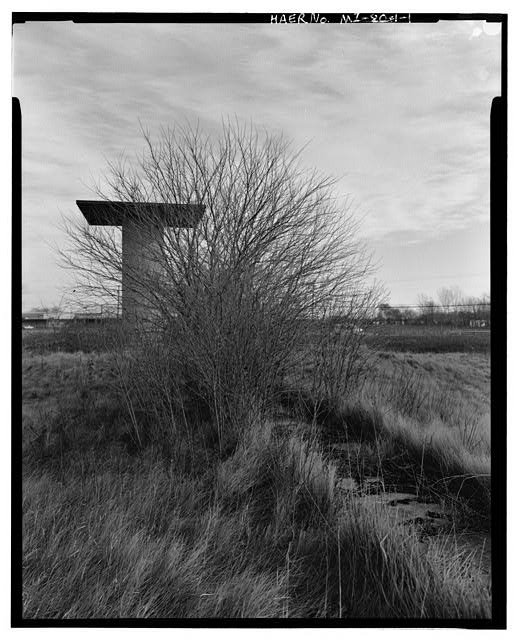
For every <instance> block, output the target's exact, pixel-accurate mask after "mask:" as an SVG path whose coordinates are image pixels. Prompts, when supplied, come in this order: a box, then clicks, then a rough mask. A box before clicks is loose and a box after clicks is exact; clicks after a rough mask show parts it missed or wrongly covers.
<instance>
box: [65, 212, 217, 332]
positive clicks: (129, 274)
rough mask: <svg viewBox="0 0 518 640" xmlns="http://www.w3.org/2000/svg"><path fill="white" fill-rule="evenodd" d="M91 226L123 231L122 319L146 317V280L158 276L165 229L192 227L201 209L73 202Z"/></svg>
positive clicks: (148, 304)
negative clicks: (114, 227)
mask: <svg viewBox="0 0 518 640" xmlns="http://www.w3.org/2000/svg"><path fill="white" fill-rule="evenodd" d="M76 204H77V206H78V207H79V209H80V210H81V212H82V213H83V215H84V217H85V218H86V220H87V222H88V224H90V225H102V226H118V227H122V317H123V318H124V319H125V320H130V321H135V320H138V319H143V318H146V317H149V312H150V308H149V307H150V303H149V296H148V295H146V294H148V293H149V292H148V291H146V285H145V283H146V278H148V277H149V278H152V277H153V276H154V275H155V274H159V273H160V272H161V268H160V262H159V257H160V255H162V242H163V238H164V229H165V227H183V228H189V227H194V226H195V225H196V224H197V222H198V221H199V220H200V218H201V217H202V215H203V212H204V210H205V206H204V205H194V204H166V203H157V202H138V203H137V202H114V201H109V200H106V201H100V200H76Z"/></svg>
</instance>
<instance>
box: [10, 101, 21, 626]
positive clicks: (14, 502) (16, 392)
mask: <svg viewBox="0 0 518 640" xmlns="http://www.w3.org/2000/svg"><path fill="white" fill-rule="evenodd" d="M12 136H13V139H12V145H13V148H12V151H13V155H12V213H11V228H12V235H11V243H12V245H11V251H12V254H11V255H12V265H11V285H12V289H11V345H12V349H11V624H13V622H14V620H17V619H21V615H22V572H21V567H22V548H21V540H22V527H21V524H22V515H21V504H22V481H21V475H22V461H21V439H22V432H21V413H22V411H21V409H22V398H21V395H22V394H21V379H22V378H21V360H22V335H21V331H22V283H21V278H22V276H21V274H22V112H21V109H20V101H19V100H18V98H13V99H12Z"/></svg>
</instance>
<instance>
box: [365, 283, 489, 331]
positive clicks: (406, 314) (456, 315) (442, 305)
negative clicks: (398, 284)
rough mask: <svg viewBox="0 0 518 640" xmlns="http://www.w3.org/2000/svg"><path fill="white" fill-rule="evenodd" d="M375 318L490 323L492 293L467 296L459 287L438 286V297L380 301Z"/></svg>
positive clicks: (398, 321) (393, 321) (387, 321)
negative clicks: (411, 301) (409, 301)
mask: <svg viewBox="0 0 518 640" xmlns="http://www.w3.org/2000/svg"><path fill="white" fill-rule="evenodd" d="M375 322H378V323H384V324H440V325H453V326H462V327H475V328H477V327H489V326H490V324H491V300H490V297H489V295H486V294H484V295H482V296H480V297H478V298H477V297H473V296H471V297H468V296H465V295H464V294H463V293H462V291H461V290H460V289H459V288H458V287H449V288H446V287H445V288H442V289H439V291H438V292H437V300H435V299H434V298H432V297H430V296H427V295H424V294H421V295H419V296H418V302H417V304H415V305H399V306H392V305H390V304H387V303H385V304H381V305H379V307H378V310H377V316H376V319H375Z"/></svg>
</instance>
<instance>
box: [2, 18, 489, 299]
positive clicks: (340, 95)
mask: <svg viewBox="0 0 518 640" xmlns="http://www.w3.org/2000/svg"><path fill="white" fill-rule="evenodd" d="M500 46H501V43H500V33H499V31H498V30H497V28H496V27H495V25H486V24H485V23H474V22H467V21H465V22H453V21H452V22H440V23H438V24H425V25H418V24H399V25H379V24H374V25H366V24H360V25H339V24H324V25H259V24H248V25H235V24H229V25H216V24H214V25H203V24H192V25H180V24H170V25H168V24H157V25H83V24H71V23H29V24H22V25H15V27H14V36H13V95H15V96H17V97H19V98H20V101H21V109H22V123H23V124H22V126H23V148H22V159H23V177H22V179H23V201H22V205H23V308H24V310H28V309H29V308H31V307H34V306H39V305H40V304H46V305H51V304H56V303H58V302H59V300H60V298H61V294H62V291H63V288H64V287H65V286H66V285H67V283H68V282H70V274H69V275H66V274H65V273H64V272H63V271H62V269H61V268H60V267H59V265H58V264H57V258H56V255H55V252H54V251H53V249H52V246H54V245H55V246H58V247H62V246H64V243H65V238H64V236H63V234H62V233H61V231H60V230H59V228H58V226H59V224H60V220H61V214H64V215H65V216H67V217H69V218H74V217H79V216H80V213H79V211H78V210H77V208H76V207H75V200H76V199H81V198H86V199H87V198H92V197H93V195H92V192H91V190H90V187H91V185H92V183H93V181H94V180H95V179H97V178H98V177H99V176H100V175H101V174H102V173H103V171H104V170H105V168H106V161H107V159H113V158H114V157H116V156H117V155H118V154H119V153H120V152H121V151H126V152H127V153H130V154H131V153H133V152H138V151H140V150H141V149H142V140H141V137H140V132H139V119H140V121H141V122H142V123H143V125H145V126H146V127H147V128H149V129H150V130H151V131H152V132H153V131H155V132H156V131H157V130H158V128H159V126H160V125H172V124H174V123H175V122H177V121H180V122H184V123H185V121H186V120H188V121H199V122H200V124H201V126H202V127H203V128H205V129H207V130H209V131H215V130H217V127H218V124H219V123H220V122H221V119H222V117H223V118H224V117H226V116H234V115H236V116H238V117H239V118H243V119H246V120H250V119H251V120H252V121H253V122H254V123H255V124H256V125H258V126H261V127H263V126H264V127H267V128H268V129H269V130H271V131H275V132H277V131H278V132H281V131H282V132H283V133H284V134H285V135H286V136H287V137H288V138H290V139H292V140H293V142H294V144H295V145H296V146H298V145H301V144H305V143H306V142H308V141H309V143H310V144H309V146H308V148H307V149H306V151H305V153H304V161H305V162H306V163H307V164H308V166H316V167H318V168H319V169H321V170H323V171H324V172H326V173H330V174H332V175H335V176H339V177H340V180H339V183H338V189H339V191H340V193H341V194H343V196H344V201H345V196H346V195H347V194H349V195H350V196H352V197H353V199H354V202H355V206H356V207H357V208H358V211H359V213H360V214H361V216H362V220H363V222H362V227H361V234H362V236H363V237H364V238H365V240H366V241H367V243H368V245H369V247H370V248H371V249H372V250H373V251H374V253H375V257H376V259H377V260H378V261H379V264H380V268H379V271H378V277H379V279H381V280H382V281H384V282H385V283H386V285H387V288H388V290H389V291H390V293H391V302H392V303H393V304H405V303H406V304H412V303H415V302H416V298H417V295H418V293H420V292H423V293H428V294H432V295H433V294H435V293H436V291H437V289H438V288H440V287H442V286H446V285H453V284H455V285H458V286H460V287H461V288H462V289H463V290H464V291H465V292H466V293H467V294H472V295H478V294H481V293H483V292H489V114H490V108H491V100H492V98H493V97H494V96H497V95H499V94H500Z"/></svg>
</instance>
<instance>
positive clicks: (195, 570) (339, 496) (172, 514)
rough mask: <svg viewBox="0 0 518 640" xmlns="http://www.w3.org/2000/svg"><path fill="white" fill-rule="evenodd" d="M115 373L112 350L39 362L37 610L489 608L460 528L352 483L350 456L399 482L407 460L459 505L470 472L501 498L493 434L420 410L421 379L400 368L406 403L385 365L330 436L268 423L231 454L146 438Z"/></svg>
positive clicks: (133, 613) (30, 449) (228, 612)
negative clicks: (454, 541) (433, 525)
mask: <svg viewBox="0 0 518 640" xmlns="http://www.w3.org/2000/svg"><path fill="white" fill-rule="evenodd" d="M397 357H398V358H399V356H397ZM386 360H387V359H385V362H384V363H383V365H379V366H380V367H382V368H383V367H385V368H386V370H387V371H388V367H389V365H388V364H387V361H386ZM431 361H432V364H433V365H434V367H435V368H436V369H437V368H441V367H444V362H442V363H441V362H439V361H433V360H431ZM422 364H423V367H424V364H426V362H424V361H423V363H422ZM451 364H452V363H451ZM398 366H399V365H398V364H397V363H396V360H394V365H393V370H394V371H395V370H396V369H397V367H398ZM402 366H405V367H406V366H408V367H411V368H414V367H412V365H411V364H409V363H408V362H405V363H404V365H402ZM380 370H381V369H380ZM474 371H475V369H473V371H472V372H471V374H470V375H472V376H473V381H472V382H473V385H472V387H473V388H474V389H476V390H477V393H478V389H483V385H482V384H481V383H480V384H479V382H476V381H475V378H476V375H475V373H474ZM114 376H115V374H114V372H113V369H112V367H111V363H110V360H109V359H108V358H107V356H105V355H89V356H84V355H80V354H59V353H56V354H51V355H49V356H44V357H41V356H38V355H28V354H26V355H25V357H24V389H23V392H24V404H25V407H24V411H25V415H24V425H23V428H24V469H23V470H24V487H23V494H24V504H23V514H24V516H23V517H24V519H23V527H24V535H23V553H24V562H23V586H24V589H23V607H24V616H25V617H27V618H91V617H98V618H103V617H110V618H111V617H129V618H135V617H166V618H167V617H171V618H189V617H245V618H257V617H288V618H289V617H303V618H309V617H347V618H361V617H369V618H384V617H394V618H429V617H437V618H487V617H490V614H491V612H490V603H491V597H490V596H491V594H490V588H489V586H488V582H487V578H486V576H485V575H484V573H483V572H481V571H479V570H478V569H477V565H476V563H474V562H473V558H472V557H471V556H470V554H469V552H467V551H460V550H458V551H456V552H453V551H452V545H451V544H450V542H451V536H452V535H453V534H440V535H439V536H437V537H436V538H435V539H434V540H433V541H432V542H431V543H430V542H428V543H427V544H424V543H423V541H422V538H421V537H420V536H419V532H418V529H417V528H414V527H412V526H394V525H393V521H392V520H391V519H390V517H389V514H388V512H387V507H384V506H380V505H377V506H376V505H374V504H372V503H365V504H363V503H361V501H360V502H359V501H357V500H354V499H352V497H351V496H349V497H348V496H347V495H344V493H343V491H341V490H340V489H339V484H340V483H339V480H340V477H341V475H342V474H343V472H344V467H345V470H346V471H347V474H349V473H352V474H353V475H354V473H353V472H354V469H355V468H357V466H358V465H359V464H364V463H369V461H370V462H372V464H375V465H376V467H377V469H378V470H381V471H382V472H383V473H386V474H387V476H388V475H390V474H391V473H396V475H397V474H400V472H401V468H402V465H401V461H402V460H403V459H404V460H406V462H405V464H406V465H407V467H406V468H407V472H408V477H411V478H413V480H414V481H420V482H421V483H422V484H423V487H425V485H426V487H428V489H433V490H436V491H438V492H442V495H443V496H444V497H445V498H447V497H448V496H449V497H450V498H453V497H456V498H457V499H458V500H459V501H460V502H461V503H464V502H466V501H467V502H469V500H470V499H471V498H470V496H469V495H467V494H466V493H465V489H461V490H460V491H458V486H454V485H453V484H451V483H450V481H448V477H450V476H455V475H457V476H462V477H467V476H469V475H471V476H473V477H477V478H478V480H477V482H478V483H479V484H478V485H477V486H475V489H476V490H477V492H478V494H477V495H478V496H480V495H481V487H482V488H483V490H484V492H486V494H487V492H489V491H490V485H488V484H487V483H486V481H481V480H480V478H482V477H485V476H484V474H485V473H486V472H488V466H487V465H488V458H487V451H488V447H489V443H488V441H487V439H485V440H483V441H481V442H479V443H475V441H474V440H471V444H470V441H469V439H468V440H466V439H465V438H463V435H462V430H461V429H459V428H456V427H455V425H453V424H450V423H449V422H447V421H443V420H441V419H439V418H438V417H437V415H435V417H434V418H433V419H432V412H433V411H435V409H434V407H437V406H438V404H437V402H438V401H437V402H436V401H435V400H434V401H433V402H432V401H429V404H428V411H429V412H430V415H429V416H427V415H426V412H425V413H423V405H422V404H421V405H420V407H419V409H416V402H415V401H414V402H412V401H411V400H410V398H411V396H412V395H413V396H416V395H417V397H419V389H418V385H414V386H412V385H408V386H407V387H406V390H403V389H402V388H401V386H400V385H398V384H397V379H398V378H397V377H394V387H398V388H399V389H400V397H398V396H397V394H396V391H395V389H390V388H389V386H385V387H384V386H383V385H388V384H389V383H388V382H385V383H383V384H381V383H380V380H381V378H380V377H379V376H378V377H376V376H375V377H374V380H378V383H374V382H373V383H372V386H371V387H370V388H368V387H367V385H364V387H363V388H362V389H361V392H360V391H359V392H358V395H357V397H356V398H354V399H353V398H351V399H350V403H349V404H348V403H347V402H344V403H343V406H341V407H339V408H336V407H335V408H334V411H335V413H334V414H333V415H334V419H335V422H334V423H333V421H332V420H330V418H329V415H331V411H329V415H328V421H327V423H326V421H325V420H324V421H323V423H324V428H323V430H322V428H321V427H319V426H316V425H311V424H296V423H293V424H292V425H291V426H288V425H286V426H283V425H282V424H280V423H278V422H276V421H275V420H273V421H263V420H261V421H259V422H257V423H256V424H250V425H248V426H247V428H246V429H243V436H242V438H241V439H240V440H239V443H238V444H237V446H236V447H234V448H233V449H232V450H229V451H228V452H227V453H226V454H225V455H224V456H221V454H220V451H219V450H218V447H217V446H216V444H215V443H214V442H213V443H211V442H210V441H209V440H207V438H203V437H201V436H202V434H203V429H201V430H196V429H193V430H192V434H191V435H192V437H191V439H190V440H186V439H185V438H183V439H179V441H178V442H177V443H176V444H177V455H172V454H171V452H170V451H169V450H168V448H167V447H166V448H164V447H158V446H157V445H156V444H153V442H148V443H147V444H143V446H140V447H139V446H138V443H137V442H136V441H135V438H134V437H133V432H134V430H133V427H132V424H131V421H130V420H129V418H128V415H127V413H126V412H125V410H124V408H123V407H122V408H121V406H120V396H119V395H118V394H117V393H116V385H115V386H114V384H113V381H114ZM387 379H389V376H388V377H387ZM436 380H438V381H439V382H440V378H439V377H436ZM376 385H377V386H376ZM353 400H354V402H353ZM417 404H419V403H417ZM338 409H339V410H338ZM416 411H417V412H418V413H419V412H421V418H420V420H419V421H417V420H416V414H415V412H416ZM148 418H149V417H148ZM425 418H430V419H425ZM326 424H327V426H326ZM142 425H143V427H145V425H146V422H145V420H143V422H142ZM180 435H181V434H180ZM323 436H324V437H323ZM338 436H339V437H338ZM484 437H485V436H484ZM326 438H327V439H326ZM333 438H334V440H335V441H336V440H341V441H342V442H344V438H345V442H348V443H349V445H350V448H349V449H348V451H349V458H348V460H347V461H346V462H347V463H346V464H345V465H344V460H341V461H336V460H335V461H333V460H331V459H330V458H329V457H328V455H327V453H326V451H327V446H326V445H327V444H328V443H329V441H330V440H331V439H333ZM178 452H180V453H181V455H178ZM354 456H356V460H355V459H354ZM369 456H370V457H369ZM434 483H435V484H434ZM479 485H480V486H479ZM423 490H424V488H423ZM484 495H485V494H484ZM467 502H466V503H467Z"/></svg>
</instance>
